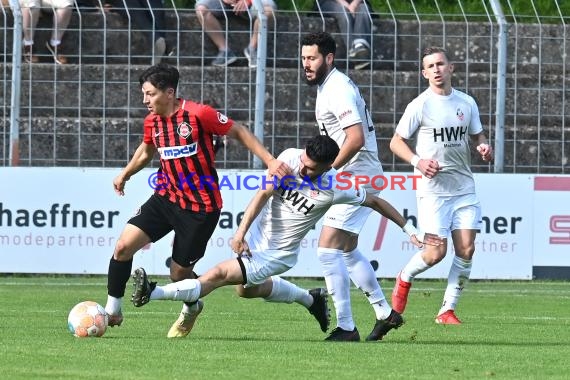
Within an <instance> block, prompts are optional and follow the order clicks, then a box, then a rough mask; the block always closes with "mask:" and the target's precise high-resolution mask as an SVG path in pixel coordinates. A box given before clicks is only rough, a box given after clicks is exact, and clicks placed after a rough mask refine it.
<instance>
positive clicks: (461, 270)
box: [437, 256, 472, 315]
mask: <svg viewBox="0 0 570 380" xmlns="http://www.w3.org/2000/svg"><path fill="white" fill-rule="evenodd" d="M471 263H472V260H465V259H462V258H461V257H458V256H454V257H453V263H452V264H451V268H450V269H449V276H448V278H447V289H445V294H444V295H443V304H442V305H441V309H440V310H439V313H437V315H440V314H441V313H443V312H445V311H447V310H455V307H456V306H457V302H458V301H459V296H461V293H462V292H463V287H464V286H465V283H467V281H468V280H469V275H470V274H471Z"/></svg>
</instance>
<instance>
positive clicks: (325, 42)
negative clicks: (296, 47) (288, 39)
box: [301, 32, 336, 57]
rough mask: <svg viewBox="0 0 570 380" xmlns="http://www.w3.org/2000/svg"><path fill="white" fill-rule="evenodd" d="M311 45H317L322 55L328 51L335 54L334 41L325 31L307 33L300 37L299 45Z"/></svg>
mask: <svg viewBox="0 0 570 380" xmlns="http://www.w3.org/2000/svg"><path fill="white" fill-rule="evenodd" d="M311 45H317V46H318V48H319V53H321V54H322V55H323V57H326V56H327V54H329V53H333V55H334V54H336V41H335V40H334V38H333V36H331V35H330V34H329V33H327V32H314V33H309V34H307V35H306V36H304V37H303V38H302V39H301V47H303V46H311Z"/></svg>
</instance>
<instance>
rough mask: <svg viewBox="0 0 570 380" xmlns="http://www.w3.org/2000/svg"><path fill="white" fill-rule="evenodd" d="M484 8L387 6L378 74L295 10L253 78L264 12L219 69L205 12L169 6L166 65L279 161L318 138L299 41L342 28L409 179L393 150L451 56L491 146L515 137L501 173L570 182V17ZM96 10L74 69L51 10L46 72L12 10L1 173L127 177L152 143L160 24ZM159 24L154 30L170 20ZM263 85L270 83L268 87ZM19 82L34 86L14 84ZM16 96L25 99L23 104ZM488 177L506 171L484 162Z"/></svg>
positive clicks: (376, 34)
mask: <svg viewBox="0 0 570 380" xmlns="http://www.w3.org/2000/svg"><path fill="white" fill-rule="evenodd" d="M481 3H482V4H483V9H484V10H485V11H484V12H482V13H480V14H470V13H467V12H466V11H464V7H463V6H462V4H464V2H462V1H458V4H459V9H460V12H458V13H457V14H444V13H442V11H441V10H440V8H439V7H438V6H437V1H435V2H434V4H435V5H436V6H434V9H433V12H432V13H430V14H425V13H420V12H418V11H417V10H416V9H415V8H414V6H413V2H410V4H411V5H412V6H411V11H409V12H406V13H402V12H397V11H395V10H394V7H393V5H394V4H395V2H393V1H386V4H387V6H388V7H387V8H388V9H389V11H388V12H383V13H379V12H376V13H375V12H372V13H371V15H370V20H371V22H372V24H373V28H372V35H371V45H372V46H371V47H372V50H373V54H372V56H371V58H370V65H369V66H368V67H366V68H364V69H361V70H355V68H354V62H351V59H350V58H348V57H347V54H346V51H347V47H346V46H345V44H344V42H343V41H344V38H343V37H344V36H342V35H341V34H340V29H339V28H338V25H337V23H336V21H335V20H334V19H333V18H331V17H329V15H323V14H320V13H319V12H308V11H301V10H299V9H297V8H296V5H295V2H294V1H293V2H292V8H293V10H292V11H285V10H277V11H276V12H275V14H274V15H273V16H272V17H271V18H270V19H269V21H270V22H269V24H270V25H269V27H268V29H267V30H268V36H267V51H266V56H267V60H266V61H265V66H264V65H261V66H259V67H258V68H257V69H252V68H249V67H248V65H247V61H246V59H245V58H244V57H243V55H241V51H242V49H243V48H244V47H245V46H247V43H248V41H249V39H250V37H251V33H252V32H251V30H252V25H253V20H254V18H253V17H254V14H249V15H248V17H246V18H243V19H241V20H236V19H235V18H233V17H228V18H227V20H226V21H227V22H224V23H222V25H224V27H225V36H226V38H227V39H228V42H229V43H230V46H231V47H232V48H233V49H234V50H235V51H236V53H238V55H240V59H239V60H238V61H237V62H236V63H235V64H233V65H231V66H228V67H214V66H211V64H210V62H211V60H212V59H213V58H214V57H215V55H216V53H217V50H216V49H215V47H214V45H213V44H212V42H211V41H210V40H209V38H208V36H207V35H206V34H205V33H204V31H203V30H202V27H201V25H200V23H199V22H198V20H197V19H196V15H195V12H194V10H193V9H180V8H176V7H175V5H174V3H169V4H168V7H167V8H165V9H164V12H165V15H166V24H167V29H168V31H167V34H166V39H167V41H168V52H170V51H172V52H173V54H172V55H171V56H167V57H165V58H163V59H164V60H165V61H167V62H170V63H172V64H175V65H177V66H178V67H179V68H180V70H181V74H182V76H181V83H180V88H179V94H180V95H181V96H183V97H187V98H192V99H194V100H197V101H207V102H211V103H213V104H214V105H215V106H216V107H217V108H219V109H220V110H222V111H224V112H226V113H227V114H228V115H229V116H230V117H232V118H234V119H236V120H238V121H240V122H242V123H244V124H246V125H249V126H251V128H252V129H257V131H258V132H259V131H260V130H261V134H260V137H263V139H264V143H265V145H266V146H267V147H268V148H269V149H270V150H272V151H273V152H274V153H275V154H278V153H279V152H280V151H281V150H282V149H284V148H287V147H291V146H302V145H303V143H304V141H305V139H306V138H307V137H310V136H312V135H313V134H315V133H317V127H316V126H315V122H314V98H315V93H314V89H312V88H309V87H308V86H306V84H305V83H304V81H303V80H302V77H301V75H300V66H299V63H300V60H299V41H300V38H301V37H302V35H303V33H305V32H307V31H314V30H327V31H330V32H331V33H332V34H333V35H334V36H335V37H336V38H337V40H338V42H339V50H338V55H337V66H338V67H339V68H340V69H341V70H343V71H346V72H347V73H348V74H349V75H350V76H351V77H352V78H353V79H354V80H355V82H357V83H358V84H359V87H360V89H361V91H362V93H363V95H364V96H365V97H366V99H367V103H368V105H369V108H370V110H371V112H372V115H373V119H374V120H375V123H376V127H377V137H378V143H379V147H380V155H381V159H382V161H383V163H384V166H385V170H409V167H408V165H402V163H401V162H400V161H398V160H397V159H396V158H395V157H394V156H393V155H392V154H391V152H390V150H389V148H388V144H389V140H390V138H391V136H392V134H393V131H394V127H395V125H396V123H397V121H398V120H399V118H400V117H401V115H402V113H403V111H404V108H405V106H406V104H407V103H408V102H409V101H410V100H411V99H412V98H413V97H415V96H417V95H418V94H419V93H420V92H421V91H423V90H424V89H425V87H426V83H425V80H424V79H423V78H422V77H421V75H419V67H418V63H419V60H420V54H421V49H422V48H423V47H425V46H427V45H440V46H444V47H446V48H447V49H448V51H449V52H450V53H451V55H452V57H453V59H454V62H455V64H456V74H455V79H454V86H455V87H456V88H458V89H460V90H463V91H466V92H468V93H469V94H471V95H473V96H474V97H475V98H476V99H477V100H478V103H479V106H480V111H481V118H482V121H483V124H484V125H485V126H486V127H487V129H488V133H489V136H490V139H491V141H492V142H493V143H496V136H497V134H496V131H499V132H501V133H503V134H504V138H503V137H500V139H501V140H502V144H503V146H504V161H503V163H504V165H503V166H502V167H501V168H500V171H504V172H517V173H520V172H529V173H568V172H569V167H570V166H569V164H568V157H569V156H570V147H569V145H570V144H568V142H567V140H568V137H567V136H568V123H569V121H570V117H569V116H568V115H567V110H568V109H570V104H569V103H570V100H569V99H570V97H569V96H568V91H567V86H568V72H569V70H568V68H569V66H570V63H569V61H568V58H567V54H568V51H569V44H568V25H567V24H568V21H569V18H568V15H564V14H563V13H562V11H561V8H560V7H559V4H560V2H559V0H553V3H554V4H556V6H557V9H558V11H559V14H558V16H556V17H552V16H548V17H547V16H542V15H541V14H540V13H539V12H538V11H537V10H536V9H537V8H536V7H535V3H534V1H529V3H530V6H531V7H532V8H533V9H534V16H532V17H530V16H529V17H520V15H516V14H515V11H514V9H513V7H512V6H511V2H510V1H506V4H507V6H506V7H503V9H502V11H503V13H504V16H505V17H504V18H503V19H501V18H498V17H497V15H496V10H495V9H492V6H493V5H494V4H493V3H495V2H492V1H491V2H488V1H482V2H481ZM503 3H505V2H503ZM96 5H97V6H85V5H82V4H76V6H75V8H74V10H73V16H72V21H71V23H70V25H69V27H68V29H67V31H66V34H65V36H64V38H63V44H62V46H63V49H62V53H64V54H65V55H66V56H67V57H68V59H69V63H68V64H66V65H59V64H55V63H53V58H52V57H51V55H49V53H48V52H47V51H46V50H45V49H43V48H42V46H43V44H44V43H45V41H46V40H48V39H49V36H50V33H51V29H52V20H51V18H52V14H53V11H52V10H51V9H48V10H44V12H43V16H42V18H41V19H40V23H39V25H38V28H37V30H36V38H35V40H36V41H35V44H34V46H36V45H38V46H39V48H38V49H37V53H38V55H39V57H40V60H41V62H40V63H32V64H29V63H21V64H19V63H18V62H17V61H18V60H17V59H14V58H15V57H16V56H18V58H19V56H20V54H21V53H20V52H21V49H22V43H21V38H20V37H19V36H17V38H13V36H14V25H17V24H15V23H14V17H13V12H12V11H11V10H10V9H9V8H7V7H6V6H3V7H2V8H1V15H0V27H1V28H2V32H3V33H2V37H0V57H1V59H0V67H1V69H0V73H1V74H0V75H1V77H0V86H1V88H0V98H1V99H2V107H1V108H0V128H1V133H0V165H3V166H7V165H20V166H110V167H120V166H123V165H124V164H125V163H126V162H127V161H128V159H129V158H130V156H131V154H132V152H133V151H134V149H135V148H136V147H137V146H138V144H139V143H140V139H141V134H142V119H143V117H144V115H145V109H144V108H143V107H142V104H141V96H140V88H139V85H138V74H139V73H140V72H141V71H142V70H143V69H144V68H146V67H147V66H148V65H150V64H151V62H152V61H153V54H154V53H156V51H155V48H156V47H155V44H154V43H153V40H154V37H156V33H157V32H158V31H157V30H154V29H153V27H152V22H151V23H150V25H151V26H150V27H149V28H148V29H145V28H141V27H140V26H138V25H135V23H134V20H133V18H132V14H131V12H130V11H126V12H123V13H118V12H116V11H117V10H111V11H110V12H109V11H103V10H102V3H100V2H99V3H98V4H96ZM131 11H132V9H131ZM149 14H150V15H151V21H152V18H155V17H157V13H155V12H150V13H149ZM149 35H150V36H151V37H148V36H149ZM501 36H503V37H504V40H503V41H504V44H505V46H504V48H505V50H504V57H503V56H502V55H501V54H502V53H501V46H500V45H501ZM13 52H16V53H15V54H13ZM501 63H503V65H502V66H501ZM501 67H503V68H504V71H502V70H501ZM14 73H17V74H16V75H18V78H14V75H15V74H14ZM260 78H263V79H264V80H265V83H264V86H262V87H260ZM17 79H19V81H20V83H19V85H16V86H14V84H17V83H18V80H17ZM501 89H502V90H503V92H501ZM14 92H17V93H18V94H19V96H17V97H16V98H17V100H18V101H19V103H20V104H19V106H18V104H17V102H16V101H15V100H14V96H12V94H14ZM497 94H504V95H497ZM260 99H261V101H260ZM503 107H504V110H503V109H502V108H503ZM260 108H264V109H263V110H262V112H261V113H260V112H259V111H260ZM15 115H17V117H14V116H15ZM260 115H261V116H260ZM11 125H12V126H13V127H11ZM498 136H501V135H498ZM15 153H18V154H17V159H15V158H14V156H15ZM155 164H156V162H155ZM253 165H254V161H253V160H252V158H251V157H250V155H248V154H247V153H246V152H243V151H241V150H239V149H238V148H237V147H235V146H233V145H232V144H231V143H230V144H229V146H227V147H226V148H225V149H224V150H223V151H222V152H221V153H220V154H219V156H218V166H219V167H220V168H236V167H239V168H249V167H252V166H253ZM474 170H475V171H479V172H493V171H497V168H496V166H495V167H494V166H493V165H489V164H486V163H483V162H482V161H477V160H475V161H474Z"/></svg>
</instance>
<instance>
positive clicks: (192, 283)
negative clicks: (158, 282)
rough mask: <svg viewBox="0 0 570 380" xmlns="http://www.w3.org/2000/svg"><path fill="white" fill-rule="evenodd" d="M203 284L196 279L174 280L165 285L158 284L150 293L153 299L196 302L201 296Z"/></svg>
mask: <svg viewBox="0 0 570 380" xmlns="http://www.w3.org/2000/svg"><path fill="white" fill-rule="evenodd" d="M201 289H202V284H200V281H198V280H196V279H194V278H193V279H187V280H182V281H177V282H173V283H171V284H167V285H164V286H157V287H156V288H154V290H153V291H152V293H151V294H150V299H151V300H173V301H184V302H195V301H198V298H200V291H201Z"/></svg>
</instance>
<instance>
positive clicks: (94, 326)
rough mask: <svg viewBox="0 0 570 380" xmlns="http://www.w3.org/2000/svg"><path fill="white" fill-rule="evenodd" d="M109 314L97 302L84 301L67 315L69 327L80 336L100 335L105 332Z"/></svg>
mask: <svg viewBox="0 0 570 380" xmlns="http://www.w3.org/2000/svg"><path fill="white" fill-rule="evenodd" d="M108 322H109V316H108V315H107V312H106V311H105V309H104V308H103V306H101V305H99V304H98V303H97V302H93V301H83V302H80V303H78V304H77V305H75V306H74V307H73V309H71V311H70V312H69V316H68V317H67V328H68V329H69V331H70V332H71V333H72V334H73V335H75V336H77V337H80V338H86V337H98V336H102V335H103V334H105V330H107V323H108Z"/></svg>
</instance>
